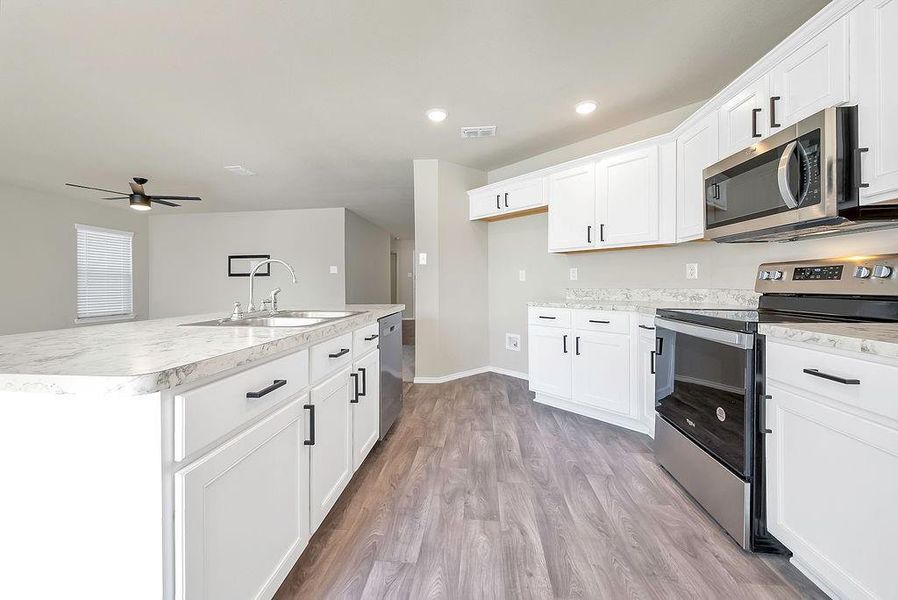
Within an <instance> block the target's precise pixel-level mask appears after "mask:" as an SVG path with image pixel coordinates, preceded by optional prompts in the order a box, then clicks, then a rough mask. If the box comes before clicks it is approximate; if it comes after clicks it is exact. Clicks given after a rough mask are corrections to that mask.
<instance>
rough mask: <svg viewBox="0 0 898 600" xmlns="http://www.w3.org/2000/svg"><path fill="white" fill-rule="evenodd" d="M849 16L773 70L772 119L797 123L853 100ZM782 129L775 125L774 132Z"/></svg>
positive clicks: (784, 123) (831, 26) (828, 28)
mask: <svg viewBox="0 0 898 600" xmlns="http://www.w3.org/2000/svg"><path fill="white" fill-rule="evenodd" d="M848 64H849V60H848V16H845V17H842V18H841V19H840V20H839V21H837V22H835V23H833V24H832V25H830V26H829V27H827V28H826V29H825V30H824V31H822V32H821V33H819V34H817V35H816V36H815V37H813V38H812V39H811V40H809V41H808V42H806V43H805V44H803V45H801V46H800V47H798V48H797V49H796V50H795V51H794V52H793V53H792V54H790V55H789V56H787V57H786V58H785V59H783V60H782V61H781V62H780V63H779V64H778V65H776V66H775V67H774V68H773V71H772V72H771V92H772V97H773V102H772V106H773V108H774V110H773V115H772V117H771V118H772V120H773V121H775V122H776V124H779V125H780V126H782V127H786V126H789V125H793V124H795V123H797V122H798V121H800V120H802V119H804V118H807V117H809V116H811V115H813V114H814V113H816V112H819V111H821V110H823V109H824V108H829V107H830V106H837V105H839V104H842V103H844V102H847V101H848V99H849V89H848ZM777 131H778V129H777V128H776V127H771V133H776V132H777Z"/></svg>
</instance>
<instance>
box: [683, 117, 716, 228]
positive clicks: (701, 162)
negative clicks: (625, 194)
mask: <svg viewBox="0 0 898 600" xmlns="http://www.w3.org/2000/svg"><path fill="white" fill-rule="evenodd" d="M717 144H718V139H717V113H712V114H710V115H708V116H707V117H705V118H704V119H702V120H701V121H699V122H698V123H696V124H695V125H693V126H692V127H690V128H689V129H687V130H685V131H684V132H683V133H681V134H680V135H679V136H678V137H677V241H678V242H684V241H687V240H694V239H696V238H700V237H702V236H704V234H705V179H704V176H703V175H702V171H703V170H704V169H705V168H706V167H708V166H710V165H712V164H714V163H715V162H717V160H718V152H717Z"/></svg>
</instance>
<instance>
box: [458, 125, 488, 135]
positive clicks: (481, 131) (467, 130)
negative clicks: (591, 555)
mask: <svg viewBox="0 0 898 600" xmlns="http://www.w3.org/2000/svg"><path fill="white" fill-rule="evenodd" d="M461 136H462V137H463V138H483V137H496V126H495V125H484V126H482V127H462V128H461Z"/></svg>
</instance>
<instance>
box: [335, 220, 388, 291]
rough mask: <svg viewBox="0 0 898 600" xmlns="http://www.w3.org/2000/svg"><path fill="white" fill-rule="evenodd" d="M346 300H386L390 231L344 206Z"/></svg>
mask: <svg viewBox="0 0 898 600" xmlns="http://www.w3.org/2000/svg"><path fill="white" fill-rule="evenodd" d="M345 212H346V224H345V233H344V235H345V237H346V250H345V255H346V256H345V259H346V302H348V303H350V304H388V303H389V302H390V234H389V233H387V231H386V230H385V229H381V228H380V227H378V226H377V225H375V224H374V223H371V222H370V221H368V220H366V219H363V218H362V217H360V216H359V215H357V214H355V213H354V212H352V211H351V210H346V211H345Z"/></svg>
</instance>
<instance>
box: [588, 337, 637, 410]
mask: <svg viewBox="0 0 898 600" xmlns="http://www.w3.org/2000/svg"><path fill="white" fill-rule="evenodd" d="M573 400H574V402H579V403H580V404H585V405H588V406H592V407H595V408H599V409H602V410H607V411H610V412H614V413H617V414H620V415H625V416H635V415H634V413H633V410H632V409H633V407H632V403H631V402H630V336H629V335H626V334H617V333H596V332H592V331H574V361H573Z"/></svg>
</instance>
